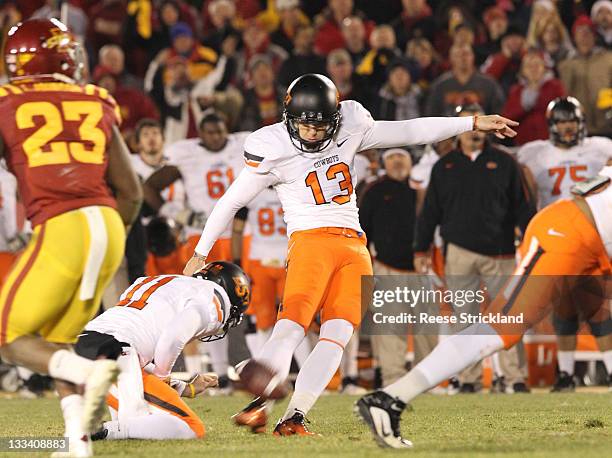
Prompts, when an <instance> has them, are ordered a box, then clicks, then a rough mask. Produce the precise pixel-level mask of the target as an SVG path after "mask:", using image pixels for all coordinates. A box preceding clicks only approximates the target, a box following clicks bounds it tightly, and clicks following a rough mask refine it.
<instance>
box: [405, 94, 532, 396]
mask: <svg viewBox="0 0 612 458" xmlns="http://www.w3.org/2000/svg"><path fill="white" fill-rule="evenodd" d="M482 113H483V112H482V109H481V108H480V106H478V105H469V106H466V107H463V108H461V109H459V115H460V116H473V115H480V114H482ZM476 122H477V119H476ZM526 189H527V188H526V186H525V184H524V179H523V176H522V173H521V169H520V167H519V165H518V164H517V162H516V161H515V160H514V158H513V157H512V156H510V155H509V154H508V153H506V152H505V151H503V150H502V149H500V148H499V147H497V146H495V145H493V144H491V143H490V142H489V141H488V140H487V139H486V137H485V134H480V133H477V132H468V133H466V134H462V135H460V136H459V137H458V147H457V148H456V149H455V150H454V151H451V152H450V153H448V154H447V155H446V156H444V157H443V158H442V159H440V160H439V161H438V162H437V163H436V164H435V165H434V167H433V170H432V174H431V181H430V183H429V187H428V189H427V194H426V196H425V203H424V205H423V210H422V212H421V214H420V215H419V218H418V221H417V229H416V242H415V261H414V262H415V269H416V270H417V271H418V272H422V273H425V272H427V270H428V268H429V263H430V261H429V258H428V256H427V254H426V253H427V252H428V251H429V248H430V246H431V243H432V240H433V235H434V230H435V227H436V226H437V225H440V233H441V235H442V238H443V239H444V241H445V243H446V263H445V274H446V280H447V285H448V287H449V290H451V291H453V292H457V293H458V292H459V291H474V292H476V291H477V290H479V289H482V288H483V285H484V287H486V292H487V293H488V295H489V296H490V297H495V296H496V295H497V292H498V291H499V290H500V288H501V287H502V286H503V283H504V281H505V280H506V279H507V277H508V276H509V275H512V273H513V271H514V268H515V253H514V250H515V234H516V228H517V227H518V228H519V229H520V230H521V232H522V231H524V229H525V228H526V226H527V223H528V222H529V220H530V218H531V217H532V216H533V215H534V213H535V207H534V203H533V202H532V201H531V200H530V198H529V195H528V193H527V191H526ZM463 294H465V293H463ZM481 302H482V301H481ZM459 305H461V304H455V312H457V313H460V312H461V313H469V314H472V315H475V314H478V313H479V311H480V305H481V303H480V302H477V301H472V302H467V303H466V304H464V305H462V306H461V307H459ZM521 350H522V348H521ZM519 356H520V355H518V354H517V352H516V351H513V350H510V351H508V352H502V353H500V354H499V363H500V366H501V372H502V373H503V375H504V376H505V377H506V379H507V380H506V382H507V383H508V388H505V387H503V386H502V387H501V388H502V390H503V391H510V390H514V391H526V390H527V387H526V385H525V383H524V377H525V372H524V367H519V359H520V358H519ZM497 375H498V376H501V375H502V374H497ZM480 377H481V370H480V367H476V366H475V367H474V368H471V369H468V370H467V371H465V372H464V374H463V376H462V382H463V386H462V391H464V392H474V391H475V390H476V389H478V387H479V384H480ZM503 383H504V380H503V379H501V378H500V380H499V384H500V385H503Z"/></svg>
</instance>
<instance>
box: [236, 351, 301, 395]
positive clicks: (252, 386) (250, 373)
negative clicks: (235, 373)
mask: <svg viewBox="0 0 612 458" xmlns="http://www.w3.org/2000/svg"><path fill="white" fill-rule="evenodd" d="M240 386H241V388H242V389H243V390H245V391H248V392H249V393H251V394H252V395H254V396H261V397H262V398H266V399H283V398H284V397H285V396H287V394H288V393H289V388H288V387H287V383H285V380H280V378H279V377H278V376H277V375H276V372H275V371H274V370H273V369H272V368H270V367H268V366H267V365H265V364H263V363H260V362H258V361H255V360H254V359H252V360H250V361H249V362H248V363H246V364H245V365H244V367H243V368H242V370H241V371H240Z"/></svg>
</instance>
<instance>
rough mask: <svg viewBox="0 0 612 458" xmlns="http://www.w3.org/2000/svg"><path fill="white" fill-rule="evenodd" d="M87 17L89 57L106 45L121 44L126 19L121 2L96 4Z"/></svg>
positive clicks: (105, 0)
mask: <svg viewBox="0 0 612 458" xmlns="http://www.w3.org/2000/svg"><path fill="white" fill-rule="evenodd" d="M88 16H89V24H88V31H87V47H88V49H90V56H92V57H94V56H96V55H97V54H98V51H99V50H100V48H101V47H102V46H104V45H106V44H116V45H121V44H122V41H123V26H124V22H125V21H126V19H127V10H126V8H125V4H124V2H123V1H122V0H104V1H101V2H96V3H94V5H93V6H92V7H91V8H90V9H89V12H88ZM71 25H72V24H71Z"/></svg>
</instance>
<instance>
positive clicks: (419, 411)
mask: <svg viewBox="0 0 612 458" xmlns="http://www.w3.org/2000/svg"><path fill="white" fill-rule="evenodd" d="M355 399H356V398H353V397H347V396H340V395H330V396H324V397H322V398H321V399H320V400H319V402H318V403H317V405H316V406H315V408H314V409H313V410H312V412H311V413H310V415H309V418H310V420H311V424H310V427H311V429H312V430H313V431H315V432H318V433H321V434H322V437H317V438H293V437H292V438H277V437H273V436H271V435H270V434H266V435H253V434H251V433H249V432H247V431H246V430H242V429H237V428H235V427H234V426H233V425H232V424H231V423H230V420H229V417H230V416H231V415H232V414H233V413H235V412H236V411H237V410H238V409H239V408H241V407H242V406H243V405H244V404H245V401H246V400H247V398H246V397H244V396H232V397H223V398H200V399H197V400H194V401H193V402H191V403H190V404H191V405H192V406H193V407H194V409H195V411H196V412H197V413H198V414H199V415H200V416H201V418H202V419H203V421H204V423H205V425H206V429H207V435H206V437H205V439H204V440H200V441H167V442H155V441H150V442H149V441H136V440H130V441H117V442H97V443H96V444H95V452H96V456H109V457H110V456H113V457H118V456H134V457H146V458H154V457H163V458H186V457H200V458H201V457H211V456H219V457H226V456H245V457H246V456H249V457H284V456H291V457H309V458H312V457H321V456H329V457H331V456H333V457H344V456H346V457H348V456H389V455H398V454H405V455H407V456H414V457H425V456H427V457H433V456H443V457H453V458H454V457H476V456H503V457H525V456H530V457H531V456H534V457H555V458H557V457H565V456H567V457H575V456H580V457H581V458H583V457H604V456H612V393H574V394H557V395H551V394H544V393H539V394H531V395H523V394H516V395H496V396H492V395H487V394H482V395H480V394H476V395H457V396H453V397H448V396H434V395H426V396H422V397H420V398H418V399H417V400H416V402H415V403H414V411H413V412H406V413H405V414H404V417H403V428H402V431H403V434H404V435H405V437H407V438H409V439H410V440H412V441H413V442H414V444H415V447H414V448H413V449H412V450H407V451H395V450H383V449H380V448H378V447H377V446H376V445H375V444H374V442H373V441H372V439H371V436H370V433H369V431H367V430H366V427H365V425H363V424H361V423H359V422H358V421H357V420H356V418H355V417H354V416H353V414H352V405H353V402H354V400H355ZM284 406H285V404H284V403H282V404H279V405H278V406H277V408H276V409H275V412H274V413H275V418H276V417H277V416H278V415H280V414H281V413H282V412H281V411H282V409H283V408H284ZM60 415H61V414H60V409H59V403H58V401H57V400H56V399H41V400H24V399H1V400H0V436H2V437H7V436H56V435H58V436H59V435H61V433H62V431H63V427H62V423H61V417H60ZM0 456H2V457H4V456H11V457H13V458H15V457H20V456H28V457H30V456H31V457H35V456H49V453H47V452H45V453H38V454H34V453H27V454H24V453H21V454H15V453H10V454H9V453H4V454H3V453H1V452H0Z"/></svg>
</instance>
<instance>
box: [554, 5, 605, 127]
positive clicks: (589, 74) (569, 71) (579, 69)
mask: <svg viewBox="0 0 612 458" xmlns="http://www.w3.org/2000/svg"><path fill="white" fill-rule="evenodd" d="M572 35H573V37H574V42H575V44H576V56H575V57H573V58H571V59H567V60H564V61H563V62H561V63H560V64H559V76H560V78H561V81H563V84H564V85H565V88H566V89H567V93H568V95H571V96H574V97H576V98H577V99H578V100H579V101H580V103H581V104H582V107H583V108H584V114H585V117H586V121H587V130H588V132H589V134H590V135H603V136H606V135H608V136H609V135H612V123H611V122H610V119H609V118H607V117H606V110H605V108H604V107H601V108H600V107H598V104H597V101H598V98H599V97H600V93H601V94H603V93H604V91H605V90H606V89H608V88H610V87H612V51H606V50H605V49H603V48H600V47H598V46H596V45H595V26H594V24H593V22H592V21H591V19H589V17H587V16H580V17H579V18H578V19H576V22H574V26H573V27H572ZM601 97H603V95H601Z"/></svg>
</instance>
